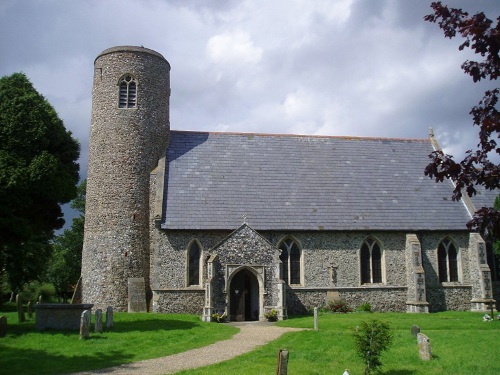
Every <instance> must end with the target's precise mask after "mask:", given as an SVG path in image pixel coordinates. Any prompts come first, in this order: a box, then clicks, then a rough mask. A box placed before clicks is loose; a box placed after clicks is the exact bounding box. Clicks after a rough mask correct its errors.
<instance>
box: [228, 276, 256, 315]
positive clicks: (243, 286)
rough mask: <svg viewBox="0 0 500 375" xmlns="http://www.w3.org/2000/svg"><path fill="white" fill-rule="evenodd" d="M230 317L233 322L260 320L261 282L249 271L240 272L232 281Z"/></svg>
mask: <svg viewBox="0 0 500 375" xmlns="http://www.w3.org/2000/svg"><path fill="white" fill-rule="evenodd" d="M229 290H230V293H231V294H230V301H229V303H230V316H229V319H230V320H232V321H248V320H258V319H259V282H258V281H257V278H256V277H255V275H254V274H253V273H252V272H250V271H249V270H247V269H243V270H241V271H239V272H238V273H237V274H236V275H234V277H233V279H232V280H231V286H230V288H229Z"/></svg>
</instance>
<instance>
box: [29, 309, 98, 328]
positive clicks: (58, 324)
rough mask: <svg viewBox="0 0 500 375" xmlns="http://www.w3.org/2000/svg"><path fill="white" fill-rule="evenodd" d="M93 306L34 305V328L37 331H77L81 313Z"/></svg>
mask: <svg viewBox="0 0 500 375" xmlns="http://www.w3.org/2000/svg"><path fill="white" fill-rule="evenodd" d="M93 306H94V305H93V304H90V303H76V304H67V303H37V304H36V305H35V312H36V324H35V327H36V329H38V330H45V329H58V330H63V329H68V330H74V331H78V330H79V329H80V318H81V316H82V312H83V311H84V310H91V309H92V307H93Z"/></svg>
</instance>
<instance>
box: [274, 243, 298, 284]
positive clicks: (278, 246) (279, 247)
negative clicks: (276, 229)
mask: <svg viewBox="0 0 500 375" xmlns="http://www.w3.org/2000/svg"><path fill="white" fill-rule="evenodd" d="M287 240H291V241H293V242H294V243H295V244H296V245H297V247H298V249H299V252H300V269H299V277H300V284H290V283H287V285H289V286H296V287H300V286H304V250H303V247H302V244H301V243H300V241H299V240H298V239H297V238H295V237H294V236H292V235H286V236H284V237H283V238H281V239H280V240H279V241H278V245H277V246H276V247H277V248H278V249H280V250H281V245H282V244H283V243H284V242H285V241H287ZM287 259H288V267H287V270H288V280H290V276H291V275H290V254H288V258H287Z"/></svg>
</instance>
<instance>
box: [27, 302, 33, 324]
mask: <svg viewBox="0 0 500 375" xmlns="http://www.w3.org/2000/svg"><path fill="white" fill-rule="evenodd" d="M28 319H29V320H31V319H33V304H32V303H31V301H29V302H28Z"/></svg>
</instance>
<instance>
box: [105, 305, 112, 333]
mask: <svg viewBox="0 0 500 375" xmlns="http://www.w3.org/2000/svg"><path fill="white" fill-rule="evenodd" d="M112 327H113V308H112V307H111V306H108V308H107V309H106V328H112Z"/></svg>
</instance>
